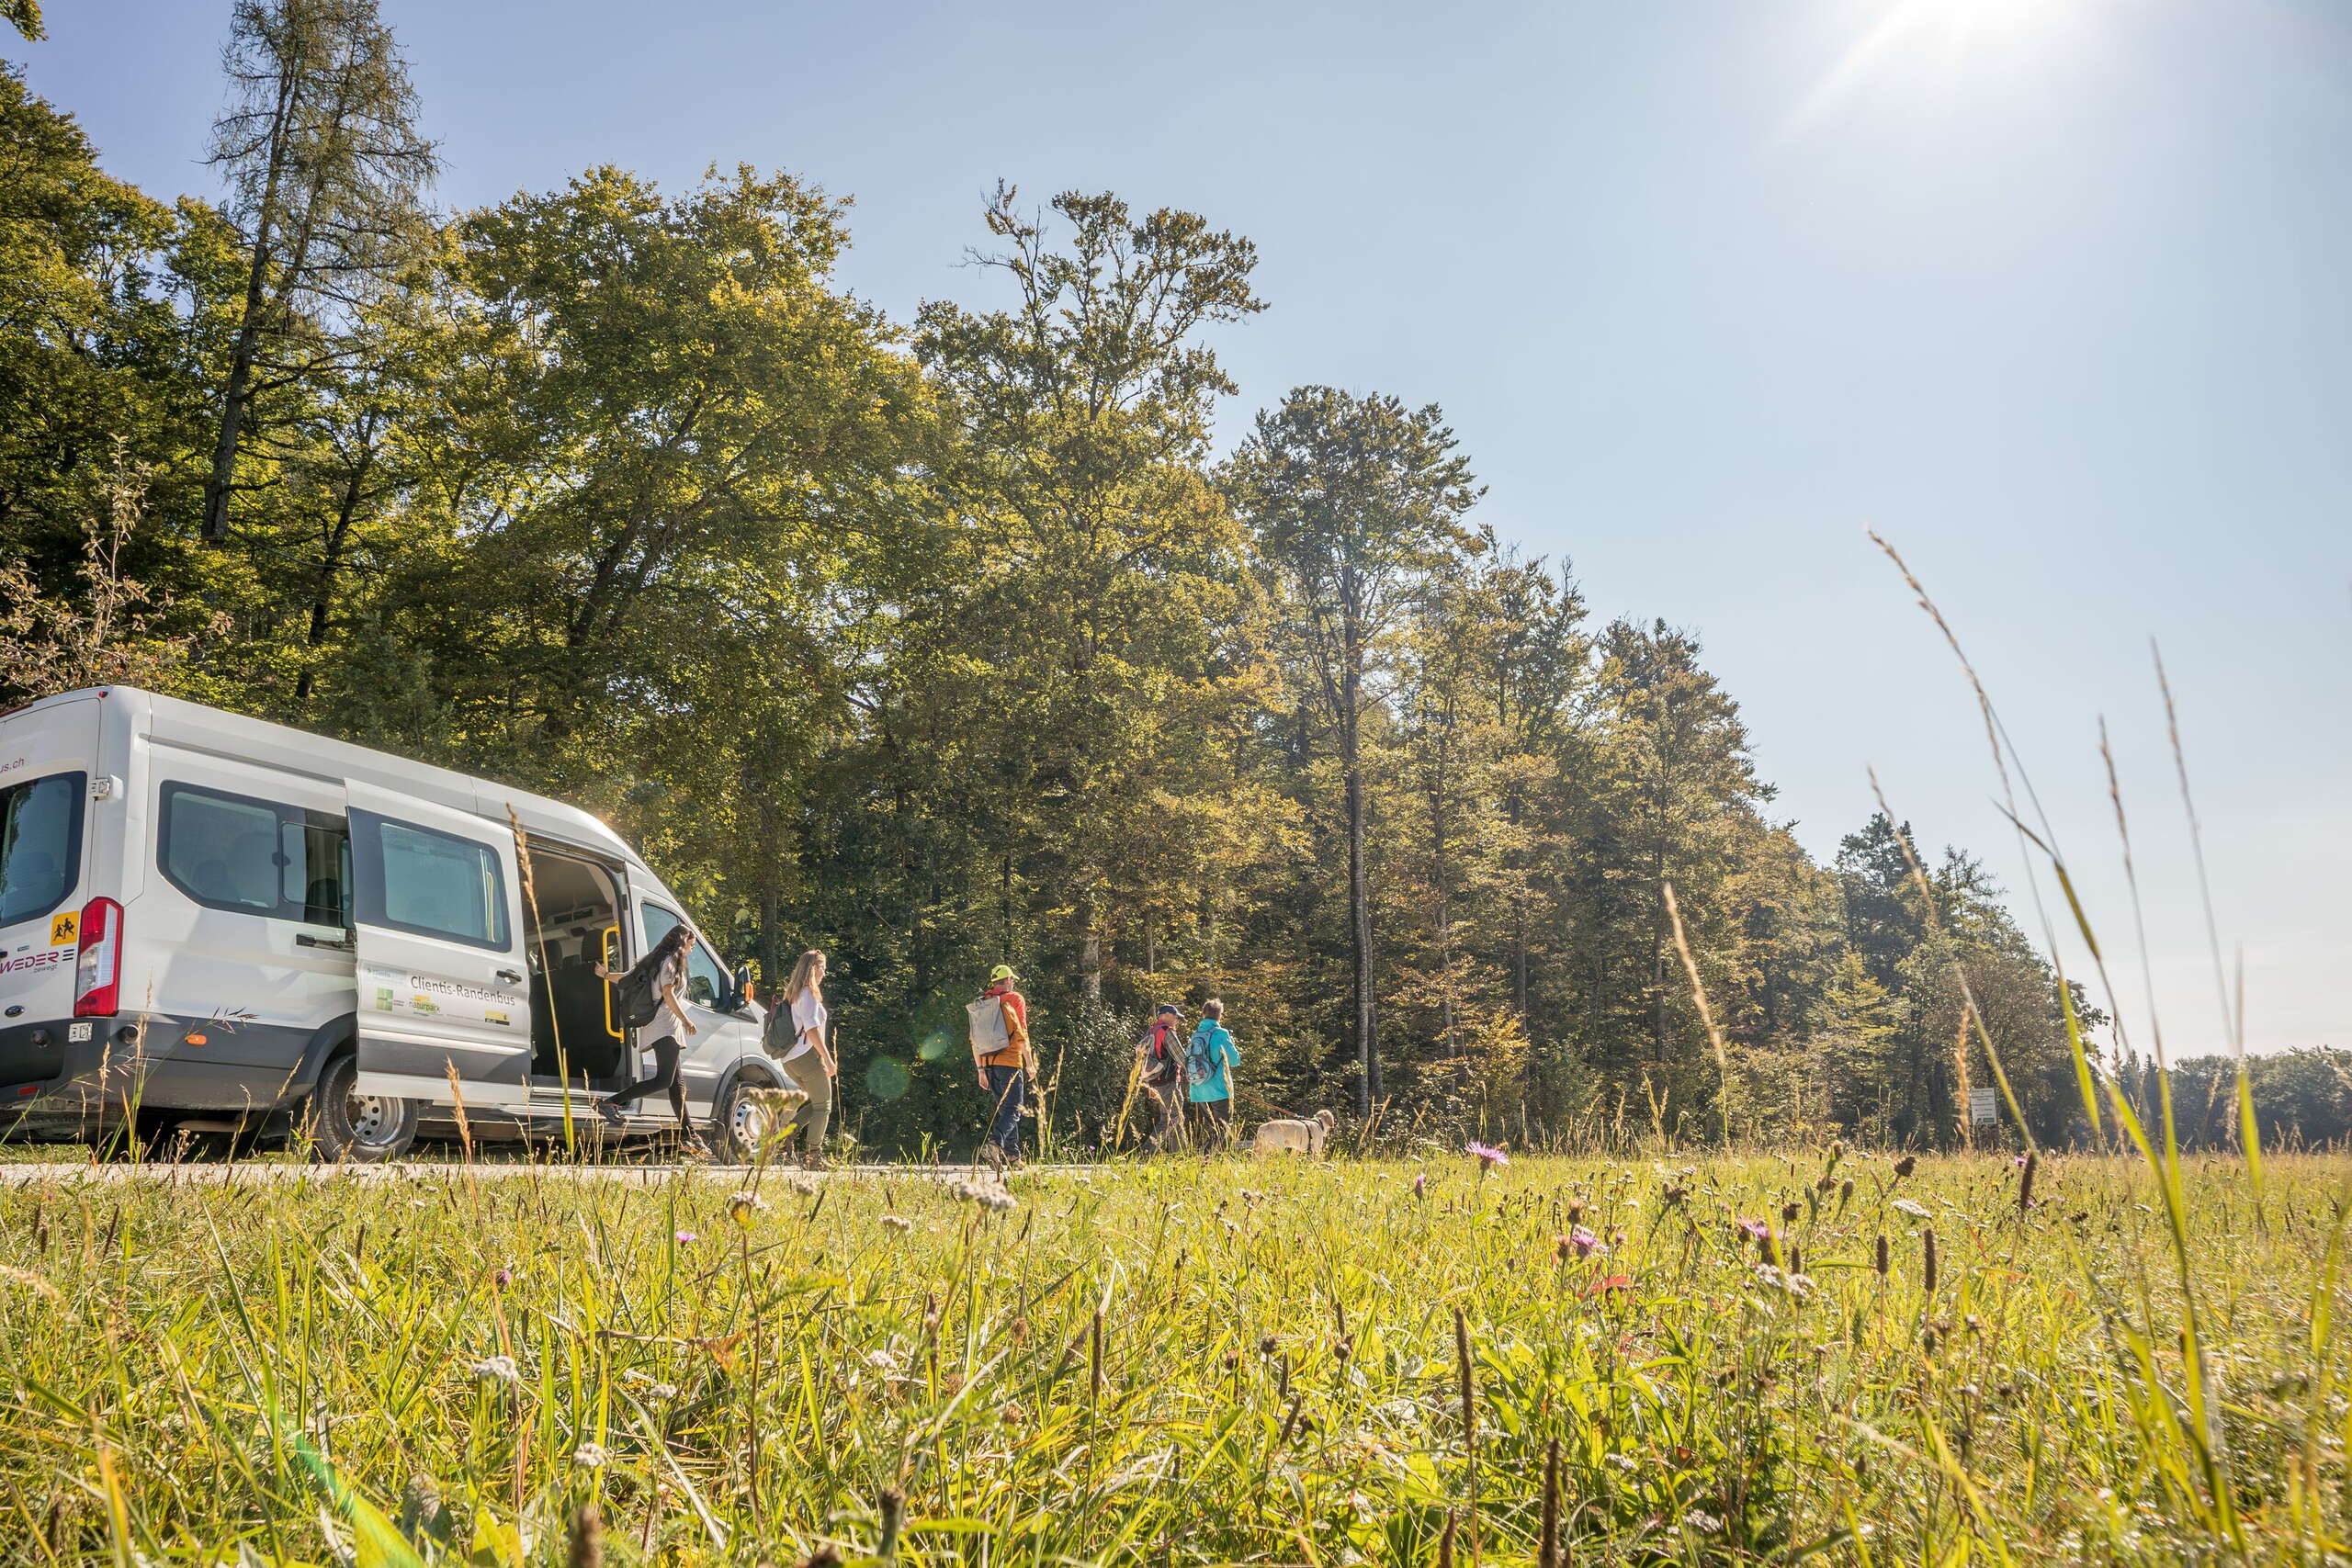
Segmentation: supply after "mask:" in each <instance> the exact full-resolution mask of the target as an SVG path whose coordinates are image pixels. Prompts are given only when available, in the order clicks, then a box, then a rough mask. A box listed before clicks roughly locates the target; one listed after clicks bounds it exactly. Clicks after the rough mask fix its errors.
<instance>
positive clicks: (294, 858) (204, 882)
mask: <svg viewBox="0 0 2352 1568" xmlns="http://www.w3.org/2000/svg"><path fill="white" fill-rule="evenodd" d="M162 818H163V821H162V825H161V829H160V831H159V834H158V839H157V844H156V851H155V858H156V861H157V862H158V863H159V864H160V865H161V866H162V867H163V872H164V877H165V878H166V879H167V880H169V881H170V883H171V885H172V886H175V887H176V888H178V889H179V890H180V891H181V892H183V893H185V894H187V896H188V897H190V898H193V899H195V900H196V901H197V902H198V903H199V904H201V905H203V906H204V907H205V908H209V909H227V910H232V911H234V912H236V913H240V914H248V915H263V916H266V917H268V918H270V919H280V920H301V921H304V922H306V923H308V924H311V925H319V926H347V925H349V924H350V923H351V900H350V893H349V891H348V889H349V887H350V886H351V877H350V873H349V866H350V863H351V849H350V835H349V832H348V831H347V829H345V827H344V825H343V823H342V822H341V821H340V820H339V819H337V818H333V817H329V816H327V815H326V814H325V813H323V812H318V811H308V810H305V809H303V808H302V807H299V806H287V805H284V804H282V803H280V802H277V801H272V800H256V799H254V797H253V796H252V795H232V794H230V793H229V792H227V791H226V790H217V789H207V788H205V787H204V786H202V785H200V784H181V783H178V782H176V781H173V782H168V783H166V784H164V790H163V811H162Z"/></svg>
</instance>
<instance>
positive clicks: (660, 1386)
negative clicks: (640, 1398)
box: [645, 1382, 678, 1399]
mask: <svg viewBox="0 0 2352 1568" xmlns="http://www.w3.org/2000/svg"><path fill="white" fill-rule="evenodd" d="M645 1397H646V1398H648V1399H675V1398H677V1397H678V1385H677V1384H676V1383H673V1382H657V1383H655V1384H654V1385H653V1386H652V1387H651V1388H649V1389H647V1390H646V1391H645Z"/></svg>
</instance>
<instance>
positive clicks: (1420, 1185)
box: [1413, 1171, 1430, 1198]
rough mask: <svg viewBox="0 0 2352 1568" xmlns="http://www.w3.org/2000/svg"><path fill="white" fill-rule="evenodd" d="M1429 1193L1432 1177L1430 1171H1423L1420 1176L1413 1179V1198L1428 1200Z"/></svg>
mask: <svg viewBox="0 0 2352 1568" xmlns="http://www.w3.org/2000/svg"><path fill="white" fill-rule="evenodd" d="M1429 1192H1430V1175H1429V1172H1428V1171H1423V1172H1421V1174H1420V1175H1419V1176H1416V1177H1415V1178H1413V1196H1414V1197H1416V1198H1426V1197H1428V1196H1429Z"/></svg>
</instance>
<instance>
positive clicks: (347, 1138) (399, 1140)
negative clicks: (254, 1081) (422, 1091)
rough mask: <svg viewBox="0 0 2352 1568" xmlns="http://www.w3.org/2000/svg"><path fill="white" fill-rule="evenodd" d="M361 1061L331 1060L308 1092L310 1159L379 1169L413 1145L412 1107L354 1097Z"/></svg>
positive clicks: (349, 1057)
mask: <svg viewBox="0 0 2352 1568" xmlns="http://www.w3.org/2000/svg"><path fill="white" fill-rule="evenodd" d="M358 1079H359V1057H358V1055H356V1053H354V1052H349V1051H345V1052H343V1053H341V1054H339V1055H336V1056H334V1058H333V1059H332V1060H330V1061H329V1062H328V1063H327V1065H326V1066H325V1067H324V1068H322V1070H321V1071H320V1073H319V1082H318V1087H317V1088H316V1089H312V1090H311V1112H310V1115H309V1117H308V1118H307V1120H308V1122H309V1123H310V1129H311V1157H312V1158H314V1159H319V1160H324V1161H326V1162H327V1163H329V1164H331V1165H382V1164H384V1163H386V1162H387V1161H390V1160H396V1159H398V1158H400V1157H401V1156H402V1155H404V1154H406V1153H408V1148H409V1145H411V1144H413V1143H414V1142H416V1124H417V1121H418V1117H417V1107H416V1101H415V1100H395V1099H392V1098H390V1096H387V1095H361V1094H359V1093H358V1092H357V1088H358Z"/></svg>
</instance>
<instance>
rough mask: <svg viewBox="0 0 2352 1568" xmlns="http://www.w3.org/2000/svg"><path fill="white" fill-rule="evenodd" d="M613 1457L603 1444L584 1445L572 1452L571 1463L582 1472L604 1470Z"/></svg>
mask: <svg viewBox="0 0 2352 1568" xmlns="http://www.w3.org/2000/svg"><path fill="white" fill-rule="evenodd" d="M612 1457H613V1456H612V1455H611V1454H608V1453H606V1452H605V1445H604V1444H602V1443H582V1444H581V1445H580V1446H579V1447H578V1448H576V1449H574V1450H571V1462H572V1463H574V1464H576V1465H578V1466H579V1467H580V1468H581V1469H582V1470H602V1469H604V1468H605V1461H608V1460H610V1459H611V1458H612Z"/></svg>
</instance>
